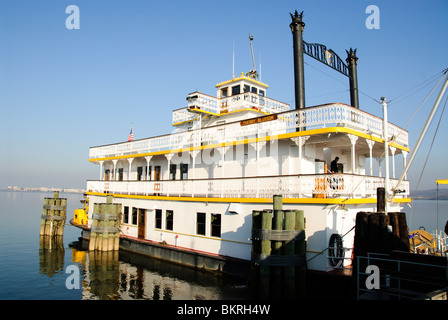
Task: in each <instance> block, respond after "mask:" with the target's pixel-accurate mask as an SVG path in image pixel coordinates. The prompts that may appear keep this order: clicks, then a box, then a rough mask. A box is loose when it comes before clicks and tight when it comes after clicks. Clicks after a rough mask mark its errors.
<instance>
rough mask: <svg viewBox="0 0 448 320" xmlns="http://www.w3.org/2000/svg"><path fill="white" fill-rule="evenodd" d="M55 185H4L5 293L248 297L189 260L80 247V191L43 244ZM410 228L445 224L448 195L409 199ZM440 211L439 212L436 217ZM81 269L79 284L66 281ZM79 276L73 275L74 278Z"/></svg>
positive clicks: (0, 281)
mask: <svg viewBox="0 0 448 320" xmlns="http://www.w3.org/2000/svg"><path fill="white" fill-rule="evenodd" d="M52 196H53V194H52V193H29V192H0V219H1V222H0V300H6V299H15V300H33V299H44V300H47V299H48V300H56V299H63V300H67V299H70V300H81V299H101V300H109V299H132V300H133V299H148V300H171V299H172V300H179V299H184V300H196V299H198V300H200V299H206V300H228V299H246V298H247V297H248V293H247V288H246V286H245V283H244V282H241V281H240V282H239V281H237V280H235V279H223V278H219V277H215V276H212V275H209V274H204V273H202V272H196V271H194V270H191V269H189V268H183V267H179V266H177V265H173V264H169V263H162V262H160V261H157V260H154V259H148V258H142V257H141V256H135V255H127V254H124V253H122V252H120V255H119V257H117V258H116V259H114V258H113V257H108V256H106V255H103V256H101V257H98V256H96V257H95V256H94V255H93V254H90V255H89V253H88V251H85V250H82V246H81V247H80V243H79V241H78V238H79V236H80V234H81V232H80V230H79V229H77V228H75V227H73V226H71V225H70V224H68V221H69V220H70V219H71V218H72V215H73V210H74V209H75V208H80V207H82V205H81V203H80V200H81V199H82V195H80V194H61V195H60V197H62V198H67V224H66V226H65V229H64V236H63V241H62V243H59V244H58V243H52V249H51V250H50V249H48V246H47V247H45V246H43V245H41V244H40V236H39V231H40V220H41V218H40V216H41V213H42V205H43V198H44V197H52ZM404 211H405V212H406V214H407V221H408V225H409V229H410V230H415V229H418V228H419V227H420V226H424V227H425V229H426V230H427V231H429V232H432V231H433V230H434V229H436V221H437V220H438V228H439V229H442V230H443V228H444V226H445V223H446V221H447V220H448V201H431V200H428V201H426V200H417V201H414V202H413V203H412V208H409V207H408V206H405V208H404ZM437 213H438V219H437ZM73 267H75V268H76V269H77V270H79V272H80V276H79V282H78V284H79V287H80V288H79V289H76V288H74V289H68V288H67V285H66V282H67V281H68V280H69V279H71V277H74V273H73V271H71V270H72V269H71V268H73ZM74 283H75V281H69V285H73V284H74Z"/></svg>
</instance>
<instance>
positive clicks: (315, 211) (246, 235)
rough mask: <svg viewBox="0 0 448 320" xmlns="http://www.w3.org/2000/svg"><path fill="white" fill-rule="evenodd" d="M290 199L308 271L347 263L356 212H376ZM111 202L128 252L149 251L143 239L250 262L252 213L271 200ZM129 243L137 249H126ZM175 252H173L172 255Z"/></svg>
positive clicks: (128, 198) (99, 198) (93, 198)
mask: <svg viewBox="0 0 448 320" xmlns="http://www.w3.org/2000/svg"><path fill="white" fill-rule="evenodd" d="M106 195H107V194H93V193H90V194H89V201H90V203H91V204H93V205H91V206H90V209H89V222H90V221H91V218H92V214H93V211H94V207H95V206H94V204H95V203H105V202H106ZM210 200H211V199H210ZM229 200H230V201H229ZM241 200H242V199H241ZM287 200H288V201H287ZM292 200H293V199H284V201H283V209H284V210H303V211H304V216H305V234H306V243H307V246H306V260H307V267H308V269H310V270H318V271H331V270H333V269H334V267H335V266H334V264H337V266H341V265H343V266H349V265H350V264H351V256H352V247H353V239H354V230H353V227H354V225H355V219H356V214H357V212H359V211H365V212H373V211H376V203H374V202H368V201H366V202H364V203H352V204H344V205H341V204H338V203H333V204H332V203H318V202H317V201H316V202H315V203H299V202H296V203H294V201H292ZM315 200H318V199H315ZM321 200H322V199H321ZM113 203H119V204H121V205H122V211H121V212H122V217H121V238H122V239H121V243H123V241H124V242H126V243H128V249H129V250H130V251H136V252H138V251H141V253H145V252H144V251H145V250H146V251H148V250H150V251H151V250H153V249H144V247H145V243H146V246H148V245H150V246H151V247H153V248H154V247H160V246H162V247H164V248H165V249H171V251H173V252H176V251H178V252H181V251H182V252H188V253H189V254H190V255H192V256H196V258H193V259H196V260H197V259H198V258H197V257H207V259H208V258H210V259H211V260H215V262H216V261H219V260H222V261H225V260H232V259H233V260H235V261H240V262H243V264H245V263H248V262H250V260H251V250H252V240H251V234H252V212H253V211H254V210H264V209H272V200H271V201H270V202H269V201H265V202H261V201H259V202H231V199H227V200H225V199H221V200H220V201H218V199H215V201H203V200H202V199H197V200H196V201H192V200H191V199H190V201H182V199H178V200H173V199H169V200H168V199H166V198H160V199H157V197H154V198H142V197H138V196H135V195H134V196H133V195H119V194H116V195H114V198H113ZM390 210H391V211H401V204H400V203H398V202H397V203H393V204H391V205H390ZM90 223H91V222H90ZM335 234H336V235H339V236H341V237H342V240H343V241H342V244H343V248H344V254H343V256H340V257H332V258H333V259H330V258H331V257H329V255H331V254H332V252H335V251H332V250H328V247H329V246H330V239H332V238H334V237H332V235H335ZM126 239H127V240H126ZM129 241H130V242H129ZM131 242H132V243H133V244H132V245H131ZM131 247H132V248H137V249H135V250H134V249H132V250H131V249H130V248H131ZM146 253H148V252H146ZM149 255H151V254H149ZM152 255H157V254H156V253H153V254H152ZM170 255H171V254H170ZM175 256H176V255H175V254H172V257H175ZM173 259H175V258H173ZM182 259H185V258H182ZM182 259H181V261H182ZM168 260H169V259H168ZM186 263H187V262H186ZM187 264H188V263H187ZM211 268H212V269H213V268H219V267H216V264H215V267H211Z"/></svg>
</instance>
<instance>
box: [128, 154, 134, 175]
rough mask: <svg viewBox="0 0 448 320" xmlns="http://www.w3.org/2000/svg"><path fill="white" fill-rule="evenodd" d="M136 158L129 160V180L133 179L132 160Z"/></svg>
mask: <svg viewBox="0 0 448 320" xmlns="http://www.w3.org/2000/svg"><path fill="white" fill-rule="evenodd" d="M133 160H134V158H129V159H128V162H129V172H128V180H131V167H132V161H133Z"/></svg>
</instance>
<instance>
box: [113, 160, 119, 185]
mask: <svg viewBox="0 0 448 320" xmlns="http://www.w3.org/2000/svg"><path fill="white" fill-rule="evenodd" d="M117 162H118V160H112V163H113V164H114V181H117Z"/></svg>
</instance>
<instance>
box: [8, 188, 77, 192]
mask: <svg viewBox="0 0 448 320" xmlns="http://www.w3.org/2000/svg"><path fill="white" fill-rule="evenodd" d="M56 191H57V192H60V193H85V190H83V189H62V188H61V189H60V188H47V189H40V188H28V189H27V190H12V189H0V192H40V193H42V192H56Z"/></svg>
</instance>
